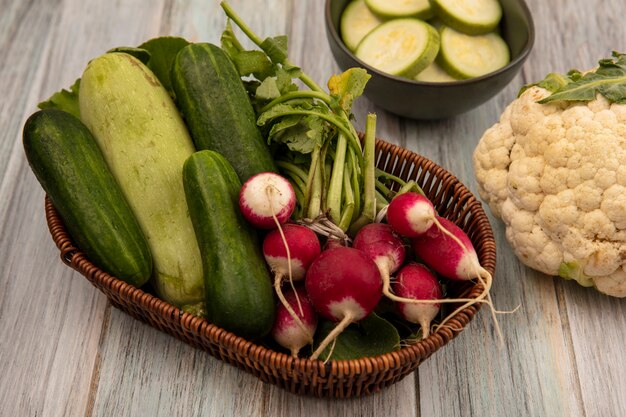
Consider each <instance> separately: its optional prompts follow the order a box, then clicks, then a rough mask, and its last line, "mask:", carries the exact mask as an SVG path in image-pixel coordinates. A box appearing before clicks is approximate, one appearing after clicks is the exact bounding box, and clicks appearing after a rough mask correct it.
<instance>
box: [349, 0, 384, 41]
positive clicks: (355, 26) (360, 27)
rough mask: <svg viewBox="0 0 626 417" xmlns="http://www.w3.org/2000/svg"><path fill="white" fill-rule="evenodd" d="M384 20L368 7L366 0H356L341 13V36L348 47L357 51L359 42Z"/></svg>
mask: <svg viewBox="0 0 626 417" xmlns="http://www.w3.org/2000/svg"><path fill="white" fill-rule="evenodd" d="M382 22H383V21H382V20H381V19H380V18H379V17H378V16H376V15H375V14H374V13H372V11H371V10H370V9H369V8H368V7H367V5H366V4H365V1H364V0H354V1H352V2H350V4H348V6H347V7H346V8H345V10H344V11H343V14H342V15H341V37H342V38H343V42H344V43H345V44H346V46H347V47H348V49H350V50H351V51H352V52H354V51H356V48H357V46H358V45H359V42H361V40H362V39H363V38H364V37H365V35H367V34H368V33H370V32H371V31H372V30H373V29H374V28H375V27H377V26H378V25H380V24H381V23H382Z"/></svg>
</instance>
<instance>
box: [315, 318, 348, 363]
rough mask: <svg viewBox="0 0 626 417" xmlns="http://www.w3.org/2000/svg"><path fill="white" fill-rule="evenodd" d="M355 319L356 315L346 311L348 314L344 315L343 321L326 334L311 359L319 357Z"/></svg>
mask: <svg viewBox="0 0 626 417" xmlns="http://www.w3.org/2000/svg"><path fill="white" fill-rule="evenodd" d="M353 319H354V315H353V314H352V313H351V312H348V313H346V315H345V316H343V319H341V321H340V322H339V323H337V325H336V326H335V328H334V329H333V330H332V331H331V332H330V333H328V336H326V337H325V338H324V340H322V343H320V345H319V346H318V347H317V349H315V352H313V354H312V355H311V360H315V359H317V358H318V357H319V356H320V355H321V354H322V352H323V351H324V349H326V346H328V344H329V343H330V342H332V341H334V340H335V339H336V338H337V336H339V335H340V334H341V332H343V331H344V330H345V329H346V327H348V326H349V325H350V324H351V323H352V320H353ZM329 356H330V355H329Z"/></svg>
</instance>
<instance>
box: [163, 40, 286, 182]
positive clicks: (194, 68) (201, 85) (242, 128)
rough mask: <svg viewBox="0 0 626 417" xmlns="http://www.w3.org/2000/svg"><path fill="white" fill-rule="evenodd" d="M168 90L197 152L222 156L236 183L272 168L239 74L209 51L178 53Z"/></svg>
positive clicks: (195, 48)
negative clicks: (172, 93)
mask: <svg viewBox="0 0 626 417" xmlns="http://www.w3.org/2000/svg"><path fill="white" fill-rule="evenodd" d="M172 87H173V89H174V93H175V96H176V103H177V105H178V108H179V109H180V111H181V112H182V114H183V117H184V118H185V121H186V122H187V126H188V127H189V131H190V133H191V137H192V139H193V141H194V144H195V146H196V149H197V150H203V149H208V150H213V151H216V152H219V153H220V154H222V155H223V156H224V157H225V158H226V159H227V160H228V162H230V164H231V165H232V166H233V168H234V169H235V172H236V173H237V175H238V176H239V179H240V180H241V182H245V180H247V179H248V178H250V177H251V176H252V175H254V174H258V173H259V172H267V171H274V172H276V166H275V164H274V161H273V159H272V156H271V154H270V151H269V147H268V146H267V144H266V143H265V141H264V140H263V137H262V135H261V132H260V130H259V128H258V127H257V125H256V117H255V114H254V109H253V108H252V104H251V103H250V100H249V99H248V94H247V93H246V90H245V88H244V86H243V83H242V81H241V78H239V73H238V72H237V69H236V68H235V65H234V64H233V63H232V61H231V60H230V58H229V57H228V55H226V53H225V52H224V51H222V50H221V49H220V48H218V47H217V46H215V45H212V44H208V43H196V44H191V45H187V46H186V47H184V48H183V49H181V50H180V52H179V53H178V55H177V56H176V59H175V61H174V65H173V67H172Z"/></svg>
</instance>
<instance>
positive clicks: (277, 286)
mask: <svg viewBox="0 0 626 417" xmlns="http://www.w3.org/2000/svg"><path fill="white" fill-rule="evenodd" d="M274 191H277V190H276V187H274V186H272V185H269V186H267V187H266V188H265V192H266V194H267V199H268V202H269V205H270V211H271V212H272V219H274V223H276V227H277V228H278V232H279V233H280V237H281V239H282V241H283V245H285V252H286V253H287V271H288V273H289V283H290V284H291V288H292V289H293V292H294V296H295V297H296V302H297V303H298V308H299V310H300V314H301V315H302V316H304V311H303V310H302V303H301V302H300V297H298V292H297V291H296V287H295V285H294V284H293V275H292V270H291V252H290V251H289V244H288V243H287V238H286V237H285V233H284V231H283V228H282V225H281V224H280V222H279V221H278V218H277V217H276V211H275V210H274V205H273V204H272V198H271V194H272V193H273V192H274ZM283 278H284V277H283V275H282V274H280V273H278V274H276V277H275V278H274V289H275V290H276V295H277V296H278V299H279V300H280V302H281V303H282V305H283V306H285V309H286V310H287V312H288V313H289V315H290V316H291V318H292V319H293V320H294V321H295V322H296V324H297V325H298V327H300V330H302V331H303V332H304V334H305V335H306V337H307V339H308V340H309V341H310V342H311V343H313V335H312V334H311V332H309V329H307V327H306V326H305V325H304V323H303V322H302V320H300V317H298V315H297V314H296V312H295V311H294V310H293V308H291V305H290V304H289V303H288V302H287V299H286V298H285V295H284V294H283V290H282V288H281V284H282V282H283Z"/></svg>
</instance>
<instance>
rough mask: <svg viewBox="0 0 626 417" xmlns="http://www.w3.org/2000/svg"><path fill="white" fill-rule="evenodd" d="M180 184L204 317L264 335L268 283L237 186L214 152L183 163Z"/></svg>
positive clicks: (270, 317)
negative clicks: (198, 256) (199, 271)
mask: <svg viewBox="0 0 626 417" xmlns="http://www.w3.org/2000/svg"><path fill="white" fill-rule="evenodd" d="M183 183H184V187H185V195H186V196H187V204H188V205H189V214H190V215H191V220H192V222H193V225H194V230H195V232H196V238H197V240H198V244H199V246H200V252H201V253H202V262H203V269H204V284H205V291H206V298H205V300H206V301H205V302H206V314H207V318H208V319H209V320H210V321H211V322H213V323H214V324H216V325H218V326H220V327H222V328H224V329H226V330H228V331H231V332H233V333H236V334H238V335H240V336H243V337H247V338H257V337H262V336H264V335H266V334H267V333H268V332H269V331H270V329H271V327H272V324H273V322H274V314H275V303H274V298H273V292H272V282H271V277H270V274H269V271H268V268H267V266H266V264H265V260H264V258H263V255H262V253H261V246H260V244H259V242H258V241H257V236H256V232H255V231H254V229H252V228H251V227H250V225H249V224H248V223H247V222H246V221H245V219H244V217H243V215H242V214H241V212H240V211H239V205H238V201H239V191H240V189H241V182H240V181H239V178H238V177H237V174H236V173H235V171H234V169H233V168H232V166H231V164H230V163H229V162H228V161H227V160H226V159H225V158H224V157H223V156H221V155H220V154H218V153H217V152H214V151H209V150H203V151H199V152H196V153H194V154H193V155H192V156H190V157H189V159H187V161H186V162H185V165H184V168H183Z"/></svg>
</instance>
